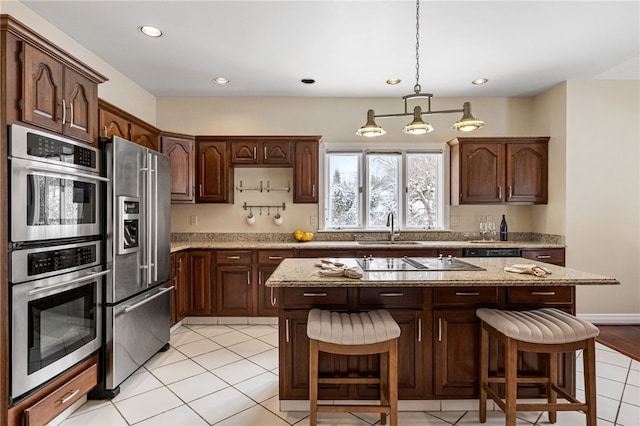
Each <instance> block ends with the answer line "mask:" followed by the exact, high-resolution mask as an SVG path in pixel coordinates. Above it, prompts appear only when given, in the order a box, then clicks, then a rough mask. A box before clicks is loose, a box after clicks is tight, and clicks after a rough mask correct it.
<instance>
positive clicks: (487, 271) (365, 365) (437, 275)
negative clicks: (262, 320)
mask: <svg viewBox="0 0 640 426" xmlns="http://www.w3.org/2000/svg"><path fill="white" fill-rule="evenodd" d="M328 260H329V261H333V262H336V263H342V264H344V266H345V267H352V268H355V269H356V270H357V271H358V272H359V273H361V274H362V277H361V278H359V279H353V278H346V277H327V276H323V275H321V274H319V273H318V271H319V270H320V268H319V267H318V266H316V265H317V264H319V263H320V262H319V260H318V259H302V258H291V259H284V260H283V261H282V263H280V265H279V266H278V267H277V269H276V270H275V271H274V272H273V274H272V275H271V276H270V278H269V279H268V280H267V282H266V285H267V287H270V288H271V290H272V291H273V293H272V300H273V302H274V303H277V305H278V306H279V339H280V340H279V362H280V368H279V377H280V400H281V406H282V408H283V409H288V410H295V409H306V408H305V406H306V405H305V404H306V403H307V401H306V400H307V399H308V392H307V389H308V362H309V360H308V348H309V345H308V338H307V335H306V321H307V315H308V311H309V309H311V308H314V307H317V308H321V309H330V310H336V311H343V312H356V311H359V310H369V309H379V308H384V309H387V310H388V311H389V312H390V313H391V314H392V316H393V317H394V319H395V320H396V321H397V322H398V324H399V325H400V328H401V330H402V334H401V336H400V344H399V357H400V365H399V371H398V377H399V383H398V386H399V397H400V400H401V402H400V409H403V407H405V409H412V407H415V408H416V409H427V408H432V407H433V404H434V403H436V402H437V401H446V400H450V399H474V398H477V396H478V375H479V370H478V364H479V357H478V353H479V352H478V351H479V322H478V319H477V317H476V315H475V310H476V309H477V308H480V307H491V308H500V309H535V308H540V307H555V308H558V309H562V310H564V311H567V312H569V313H572V314H575V288H576V286H581V285H615V284H618V281H617V280H615V279H613V278H608V277H603V276H600V275H596V274H591V273H587V272H583V271H578V270H574V269H570V268H564V267H561V266H555V265H550V264H546V263H541V262H535V261H532V260H530V259H523V258H465V259H464V262H467V263H468V264H470V265H474V266H476V267H478V268H480V269H474V270H456V271H447V270H445V271H442V270H423V269H412V270H379V269H378V270H371V271H365V270H363V269H362V266H361V264H360V263H358V262H357V260H356V259H352V258H346V259H328ZM417 260H419V259H417ZM445 261H446V260H445ZM514 264H534V265H539V266H542V267H544V268H546V269H547V270H548V271H549V272H550V273H549V274H545V275H544V276H535V275H530V274H515V273H510V272H505V271H504V267H505V266H510V265H514ZM490 353H491V356H490V364H491V368H492V370H493V371H499V370H501V369H502V368H503V365H504V359H503V351H502V349H501V348H499V347H498V345H497V342H495V341H493V342H491V349H490ZM544 360H545V358H544V357H543V356H542V355H537V354H526V355H525V356H521V357H520V360H519V370H520V371H521V373H525V374H529V375H542V374H544V373H545V371H544V369H545V368H546V367H545V364H546V363H545V362H544ZM378 365H379V363H378V359H377V357H375V356H369V357H364V356H363V357H358V358H353V357H351V358H346V357H343V356H335V355H329V354H321V357H320V366H319V368H320V373H321V374H325V375H336V374H337V375H342V376H348V375H350V374H351V375H353V374H355V373H357V374H365V375H366V374H371V375H373V374H376V373H377V368H378ZM574 365H575V355H574V354H572V353H568V354H565V356H564V357H563V360H562V362H561V363H560V365H559V370H560V371H559V377H560V378H561V381H560V384H561V386H562V387H564V388H565V390H566V391H567V392H569V393H574V390H575V377H574V376H575V367H574ZM544 392H545V390H544V389H543V388H541V387H536V386H531V385H529V386H526V385H523V386H521V387H519V395H520V396H521V397H539V396H542V395H544ZM376 396H377V389H376V388H375V387H374V386H371V387H368V386H363V385H361V386H358V387H356V386H346V385H343V386H326V387H322V388H321V389H320V398H321V399H341V400H358V399H370V398H375V397H376ZM408 400H412V401H408ZM437 403H438V404H440V402H437ZM444 404H445V403H444V402H442V405H440V406H444Z"/></svg>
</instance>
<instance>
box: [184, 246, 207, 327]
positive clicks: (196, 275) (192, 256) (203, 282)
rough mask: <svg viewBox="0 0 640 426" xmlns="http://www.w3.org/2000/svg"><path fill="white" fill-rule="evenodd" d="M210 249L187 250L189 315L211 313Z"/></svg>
mask: <svg viewBox="0 0 640 426" xmlns="http://www.w3.org/2000/svg"><path fill="white" fill-rule="evenodd" d="M211 266H212V263H211V251H210V250H197V251H192V252H189V272H190V273H189V278H190V281H191V282H190V284H191V292H190V297H189V300H190V306H189V314H190V315H211V314H212V313H213V309H212V306H213V305H212V300H211Z"/></svg>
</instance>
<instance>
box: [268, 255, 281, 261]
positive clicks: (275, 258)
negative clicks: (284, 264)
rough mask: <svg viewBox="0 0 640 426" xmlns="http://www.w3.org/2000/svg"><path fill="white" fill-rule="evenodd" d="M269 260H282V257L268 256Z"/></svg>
mask: <svg viewBox="0 0 640 426" xmlns="http://www.w3.org/2000/svg"><path fill="white" fill-rule="evenodd" d="M269 260H282V256H269Z"/></svg>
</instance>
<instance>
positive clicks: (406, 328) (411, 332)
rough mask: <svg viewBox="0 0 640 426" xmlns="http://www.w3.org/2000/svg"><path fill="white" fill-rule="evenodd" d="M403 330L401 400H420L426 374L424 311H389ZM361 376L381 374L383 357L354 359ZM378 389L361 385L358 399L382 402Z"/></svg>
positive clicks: (399, 388) (400, 372)
mask: <svg viewBox="0 0 640 426" xmlns="http://www.w3.org/2000/svg"><path fill="white" fill-rule="evenodd" d="M390 313H391V315H393V318H394V319H395V320H396V322H397V323H398V325H399V326H400V330H401V333H400V338H399V341H398V396H399V397H400V398H410V397H418V396H422V395H423V394H424V383H425V371H424V359H423V348H422V347H423V342H422V340H423V335H424V333H423V332H422V331H423V329H422V326H423V324H422V311H421V310H420V311H400V310H394V311H390ZM352 358H353V359H355V360H357V363H358V366H357V370H358V371H359V373H360V374H362V375H369V376H374V375H375V376H377V375H379V374H380V356H379V355H370V356H359V357H357V358H356V357H352ZM379 396H380V392H379V385H359V386H358V397H361V398H367V399H368V398H379Z"/></svg>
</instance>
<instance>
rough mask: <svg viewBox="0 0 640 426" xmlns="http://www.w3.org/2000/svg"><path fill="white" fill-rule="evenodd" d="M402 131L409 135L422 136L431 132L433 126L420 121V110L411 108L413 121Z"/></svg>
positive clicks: (417, 107)
mask: <svg viewBox="0 0 640 426" xmlns="http://www.w3.org/2000/svg"><path fill="white" fill-rule="evenodd" d="M403 131H404V132H405V133H408V134H410V135H424V134H426V133H429V132H431V131H433V126H432V125H431V124H429V123H426V122H425V121H423V120H422V108H420V107H419V106H416V107H415V108H413V121H412V122H411V123H409V124H407V125H406V126H404V129H403Z"/></svg>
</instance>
